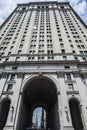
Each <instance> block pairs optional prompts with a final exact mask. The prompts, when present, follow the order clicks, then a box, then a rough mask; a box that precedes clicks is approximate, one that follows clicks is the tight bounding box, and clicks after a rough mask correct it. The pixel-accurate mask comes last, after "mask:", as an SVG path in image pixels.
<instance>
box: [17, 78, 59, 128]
mask: <svg viewBox="0 0 87 130" xmlns="http://www.w3.org/2000/svg"><path fill="white" fill-rule="evenodd" d="M38 107H41V108H42V110H45V112H46V127H44V128H43V129H48V128H49V129H50V130H53V129H54V130H58V129H59V128H60V124H59V115H58V99H57V90H56V86H55V84H54V83H53V82H52V81H51V80H50V79H48V78H46V77H43V76H41V77H36V78H34V79H32V80H31V81H30V82H28V83H27V85H26V87H25V88H24V92H23V97H22V103H21V107H20V114H19V115H20V116H19V119H18V120H19V123H18V128H17V130H29V129H33V122H32V117H33V111H34V109H35V108H38ZM42 127H43V125H42V126H41V127H40V128H35V129H42Z"/></svg>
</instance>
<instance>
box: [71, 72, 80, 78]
mask: <svg viewBox="0 0 87 130" xmlns="http://www.w3.org/2000/svg"><path fill="white" fill-rule="evenodd" d="M72 73H73V76H74V77H80V72H79V71H75V72H72Z"/></svg>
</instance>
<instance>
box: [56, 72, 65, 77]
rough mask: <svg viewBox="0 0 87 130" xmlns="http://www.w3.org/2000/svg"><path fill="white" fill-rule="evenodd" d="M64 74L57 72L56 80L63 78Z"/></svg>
mask: <svg viewBox="0 0 87 130" xmlns="http://www.w3.org/2000/svg"><path fill="white" fill-rule="evenodd" d="M64 76H65V73H64V72H57V78H64Z"/></svg>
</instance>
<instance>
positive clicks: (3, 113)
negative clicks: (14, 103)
mask: <svg viewBox="0 0 87 130" xmlns="http://www.w3.org/2000/svg"><path fill="white" fill-rule="evenodd" d="M10 103H11V101H10V99H4V100H3V101H2V102H1V104H0V130H3V128H4V126H5V124H6V121H7V117H8V112H9V108H10Z"/></svg>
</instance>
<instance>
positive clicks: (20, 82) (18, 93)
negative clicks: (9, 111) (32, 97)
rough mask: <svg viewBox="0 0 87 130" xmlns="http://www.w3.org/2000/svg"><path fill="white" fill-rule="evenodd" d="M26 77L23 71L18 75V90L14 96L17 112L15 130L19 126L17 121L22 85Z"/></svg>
mask: <svg viewBox="0 0 87 130" xmlns="http://www.w3.org/2000/svg"><path fill="white" fill-rule="evenodd" d="M23 79H24V74H23V73H19V74H18V75H17V90H15V91H16V92H15V95H14V97H16V98H14V105H15V104H16V105H15V114H14V130H16V127H17V123H18V116H19V111H20V110H19V108H20V103H21V86H22V82H23Z"/></svg>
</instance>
